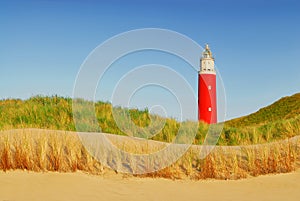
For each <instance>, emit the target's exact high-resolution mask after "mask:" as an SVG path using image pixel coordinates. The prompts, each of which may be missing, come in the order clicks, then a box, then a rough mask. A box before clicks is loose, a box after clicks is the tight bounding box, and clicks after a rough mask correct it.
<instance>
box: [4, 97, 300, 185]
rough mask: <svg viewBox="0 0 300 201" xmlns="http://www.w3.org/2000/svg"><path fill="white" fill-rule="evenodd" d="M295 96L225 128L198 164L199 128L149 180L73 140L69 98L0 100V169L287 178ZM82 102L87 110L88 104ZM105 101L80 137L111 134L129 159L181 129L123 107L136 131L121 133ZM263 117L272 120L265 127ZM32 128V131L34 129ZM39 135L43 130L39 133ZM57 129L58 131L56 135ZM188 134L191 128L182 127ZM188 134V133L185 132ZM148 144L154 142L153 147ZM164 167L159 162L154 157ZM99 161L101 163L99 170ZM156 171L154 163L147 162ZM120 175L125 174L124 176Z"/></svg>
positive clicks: (292, 164) (292, 155) (292, 163)
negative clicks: (152, 128)
mask: <svg viewBox="0 0 300 201" xmlns="http://www.w3.org/2000/svg"><path fill="white" fill-rule="evenodd" d="M299 97H300V94H296V95H294V96H291V97H285V98H283V99H281V100H279V101H277V102H275V103H274V104H272V105H271V106H268V107H266V108H263V109H261V110H259V111H258V112H257V113H254V114H251V115H249V116H246V117H242V118H238V119H234V120H230V121H228V122H225V126H224V129H223V131H222V133H221V136H220V138H219V141H218V145H219V146H217V147H216V148H215V149H214V150H213V151H212V152H211V153H210V154H209V155H208V156H207V157H206V158H205V159H204V160H203V159H201V158H200V157H199V156H200V153H201V150H202V151H203V146H201V145H202V144H203V141H204V139H205V136H206V134H207V131H208V129H209V125H207V124H205V123H203V122H200V123H199V127H198V132H197V134H196V136H195V139H194V141H193V144H194V145H193V146H191V147H190V148H189V149H188V151H187V152H186V153H185V154H184V155H183V156H182V157H181V158H180V159H179V160H178V161H177V162H176V163H174V164H172V165H171V166H169V167H166V168H164V169H162V170H160V171H156V172H150V173H147V174H135V173H136V172H138V169H137V167H136V164H135V163H134V161H133V160H132V159H131V158H128V161H126V164H122V163H121V162H120V161H118V160H119V159H118V157H116V156H113V155H110V154H109V153H106V154H107V155H106V156H107V157H106V158H105V160H106V161H102V162H103V164H100V162H99V161H97V160H96V159H95V158H93V156H92V155H90V154H89V152H88V151H87V149H86V147H84V146H83V145H82V142H81V141H80V139H79V136H78V135H77V134H76V133H75V132H73V131H75V130H76V129H75V125H74V121H73V114H72V99H70V98H63V97H58V96H52V97H40V96H37V97H32V98H30V99H28V100H19V99H6V100H1V101H0V132H1V134H0V169H1V170H4V171H7V170H15V169H26V170H32V171H38V172H39V171H42V172H44V171H59V172H74V171H84V172H87V173H91V174H100V175H103V174H107V173H109V174H110V173H113V174H115V172H114V171H113V170H111V169H110V168H106V167H105V166H106V165H105V164H117V165H119V166H120V168H121V169H122V168H125V166H126V168H130V170H131V171H132V172H133V173H134V174H133V175H135V176H139V177H164V178H172V179H175V178H189V179H196V180H198V179H206V178H216V179H239V178H246V177H249V176H257V175H261V174H268V173H282V172H290V171H293V170H295V169H296V168H298V167H299V161H300V158H299V156H300V151H299V145H300V143H299V140H298V136H297V135H299V133H300V114H299V112H300V98H299ZM88 104H93V103H91V102H88ZM112 109H113V108H112V105H111V104H110V103H104V102H97V103H95V112H96V117H97V121H98V124H99V126H100V128H101V129H100V130H94V128H93V127H92V125H89V124H88V122H87V123H86V125H85V129H86V131H90V130H89V129H91V130H92V131H97V132H104V133H114V134H116V135H108V134H106V135H107V136H108V138H109V139H110V141H111V142H112V143H113V144H114V146H116V147H119V148H120V149H122V150H124V151H127V152H130V153H135V154H148V153H153V152H155V151H158V150H161V149H162V148H163V147H166V146H167V145H168V144H167V143H169V142H172V141H173V140H174V139H175V137H176V135H177V133H178V130H179V128H180V126H181V125H182V124H183V123H187V122H183V123H182V122H177V121H176V120H174V119H170V118H169V119H163V118H161V117H159V116H153V115H151V114H149V113H148V110H142V111H141V110H136V109H130V110H129V109H123V108H115V109H118V110H120V111H125V112H127V113H128V114H129V115H130V118H131V119H132V121H133V122H134V124H135V125H137V127H138V129H136V130H134V129H128V130H127V131H126V134H125V133H124V132H122V131H121V130H120V129H119V128H118V126H117V125H116V123H115V121H114V118H113V115H112ZM150 118H155V119H157V120H161V121H165V125H164V127H163V129H162V130H161V131H160V132H159V133H158V134H157V135H155V136H153V137H151V138H150V141H149V140H137V139H135V138H129V137H126V136H124V135H130V136H135V134H136V133H139V132H140V130H139V128H144V127H146V126H147V125H149V123H150ZM268 118H269V119H270V121H268ZM33 128H36V129H33ZM44 129H45V130H44ZM61 130H63V131H61ZM187 130H189V129H187ZM187 132H188V131H187ZM151 140H154V141H151ZM158 160H161V161H164V160H165V159H164V158H163V157H162V158H159V159H158ZM104 163H105V164H104ZM149 165H152V166H153V165H155V164H149ZM124 176H129V175H126V174H124Z"/></svg>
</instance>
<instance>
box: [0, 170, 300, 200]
mask: <svg viewBox="0 0 300 201" xmlns="http://www.w3.org/2000/svg"><path fill="white" fill-rule="evenodd" d="M299 181H300V171H297V172H293V173H288V174H279V175H267V176H260V177H255V178H249V179H244V180H236V181H220V180H205V181H191V180H176V181H172V180H167V179H152V178H135V177H130V178H122V177H121V175H104V176H91V175H86V174H84V173H55V172H49V173H34V172H23V171H11V172H6V173H4V172H1V173H0V200H1V201H4V200H5V201H17V200H22V201H27V200H28V201H34V200H38V201H40V200H44V201H54V200H55V201H66V200H72V201H76V200H78V201H79V200H80V201H83V200H88V201H93V200H97V201H99V200H112V201H114V200H118V201H119V200H133V201H134V200H143V201H147V200H172V201H177V200H189V201H192V200H222V201H225V200H231V201H232V200H264V201H267V200H270V201H271V200H272V201H276V200H280V201H282V200H286V201H291V200H299V197H300V191H299V189H300V182H299Z"/></svg>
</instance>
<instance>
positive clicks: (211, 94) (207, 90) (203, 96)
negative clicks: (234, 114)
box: [198, 44, 217, 124]
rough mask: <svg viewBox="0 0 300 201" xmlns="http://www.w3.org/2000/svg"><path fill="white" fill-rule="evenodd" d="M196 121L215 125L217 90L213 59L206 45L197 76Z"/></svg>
mask: <svg viewBox="0 0 300 201" xmlns="http://www.w3.org/2000/svg"><path fill="white" fill-rule="evenodd" d="M198 120H199V121H203V122H206V123H208V124H215V123H217V90H216V71H215V59H214V57H213V55H212V53H211V51H210V48H209V46H208V45H207V44H206V46H205V50H204V51H203V53H202V57H201V59H200V71H199V74H198Z"/></svg>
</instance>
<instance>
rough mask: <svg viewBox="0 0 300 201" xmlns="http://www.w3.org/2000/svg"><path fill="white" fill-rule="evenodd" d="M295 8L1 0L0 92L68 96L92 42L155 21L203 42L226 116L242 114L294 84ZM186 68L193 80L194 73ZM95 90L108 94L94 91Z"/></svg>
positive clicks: (232, 1)
mask: <svg viewBox="0 0 300 201" xmlns="http://www.w3.org/2000/svg"><path fill="white" fill-rule="evenodd" d="M299 10H300V3H299V2H298V1H297V0H269V1H268V0H251V1H246V0H245V1H243V0H198V1H196V0H161V1H159V0H152V1H150V0H139V1H138V0H129V1H122V0H110V1H109V0H107V1H95V0H87V1H79V0H74V1H71V0H53V1H50V0H45V1H42V0H41V1H30V0H28V1H14V0H11V1H9V0H8V1H4V0H1V1H0V25H1V28H0V30H1V31H0V36H1V37H0V98H1V99H3V98H28V97H30V96H32V95H37V94H43V95H53V94H58V95H62V96H72V91H73V85H74V81H75V78H76V75H77V73H78V70H79V68H80V65H81V64H82V63H83V61H84V60H85V58H86V57H87V56H88V54H89V53H90V52H91V51H92V50H93V49H94V48H95V47H97V46H98V45H99V44H101V43H102V42H104V41H105V40H107V39H109V38H110V37H113V36H114V35H116V34H119V33H122V32H125V31H129V30H132V29H140V28H148V27H154V28H163V29H170V30H173V31H176V32H179V33H182V34H184V35H186V36H188V37H190V38H191V39H193V40H194V41H196V42H197V43H199V44H200V45H204V44H205V43H209V44H210V46H211V49H212V51H213V53H214V55H215V59H216V65H217V67H218V69H219V71H220V75H221V77H222V79H223V82H224V86H225V90H226V98H227V119H230V118H233V117H238V116H243V115H246V114H249V113H252V112H255V111H256V110H258V109H259V108H261V107H263V106H266V105H269V104H271V103H272V102H274V101H276V100H277V99H279V98H280V97H282V96H286V95H292V94H294V93H297V92H300V56H299V55H300V37H299V36H300V25H299V22H300V13H299ZM199 57H200V53H199ZM145 62H146V63H145V64H147V63H148V62H151V61H146V60H145ZM186 73H187V74H188V77H189V78H190V79H191V83H196V81H197V74H195V75H194V74H191V73H192V72H190V71H188V70H187V71H186ZM111 76H113V73H112V75H111ZM109 87H111V86H108V88H109ZM193 88H194V91H196V88H197V85H196V84H194V86H193ZM97 98H98V99H102V100H107V99H108V97H106V96H105V95H104V94H103V95H102V94H101V93H100V92H98V96H97ZM145 102H147V101H145ZM137 105H139V106H142V105H141V102H140V103H137ZM145 107H147V104H145Z"/></svg>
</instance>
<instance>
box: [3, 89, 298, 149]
mask: <svg viewBox="0 0 300 201" xmlns="http://www.w3.org/2000/svg"><path fill="white" fill-rule="evenodd" d="M112 109H113V108H112V105H111V104H110V103H105V102H96V103H95V113H96V116H97V121H98V124H99V126H100V128H101V130H95V129H96V128H92V130H93V131H101V132H105V133H113V134H118V135H130V136H134V134H135V133H138V132H139V130H132V129H128V130H127V131H126V134H125V133H124V132H122V131H121V130H120V129H119V128H118V126H117V125H116V123H115V120H114V118H113V115H112ZM117 109H120V110H124V111H126V112H127V113H128V114H129V115H130V118H131V119H132V121H133V122H134V124H135V125H136V126H138V127H141V128H143V127H145V126H147V125H149V123H150V115H151V114H149V113H148V110H137V109H131V110H128V109H122V108H117ZM151 116H152V117H154V118H156V119H158V120H159V119H161V120H162V121H165V125H164V127H163V129H162V130H161V131H160V132H159V133H158V134H157V135H155V136H153V137H152V138H151V139H152V140H158V141H163V142H172V141H173V140H174V138H175V137H176V134H177V132H178V129H179V127H180V126H181V123H180V122H177V121H176V120H175V119H171V118H168V119H163V118H161V117H159V116H153V115H151ZM90 127H92V126H90V125H89V123H88V122H87V123H86V129H84V130H85V131H89V128H90ZM15 128H44V129H55V130H65V131H75V130H76V129H75V125H74V121H73V113H72V99H70V98H63V97H58V96H52V97H40V96H36V97H32V98H30V99H28V100H19V99H6V100H1V101H0V130H9V129H15ZM208 128H209V126H208V125H206V124H205V123H202V122H200V123H199V128H198V132H197V134H196V136H195V140H194V144H196V145H201V144H202V143H203V141H204V139H205V136H206V133H207V131H208ZM299 131H300V94H295V95H293V96H291V97H285V98H283V99H280V100H279V101H277V102H275V103H274V104H272V105H270V106H268V107H266V108H263V109H261V110H259V111H258V112H256V113H254V114H251V115H249V116H246V117H242V118H238V119H234V120H230V121H227V122H225V126H224V129H223V132H222V134H221V136H220V139H219V141H218V145H247V144H260V143H268V142H273V141H277V140H283V139H288V138H290V137H293V136H296V135H298V134H299V133H300V132H299Z"/></svg>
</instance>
